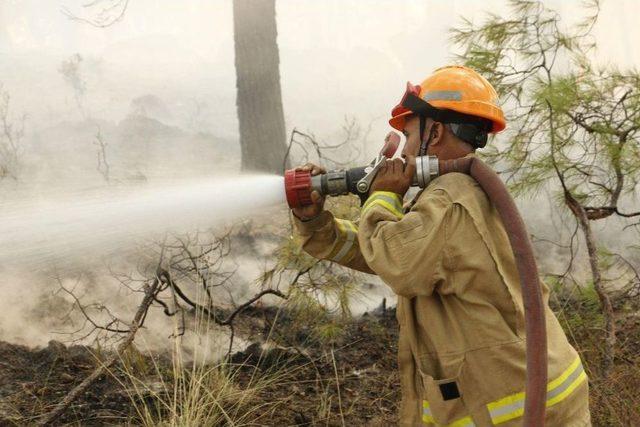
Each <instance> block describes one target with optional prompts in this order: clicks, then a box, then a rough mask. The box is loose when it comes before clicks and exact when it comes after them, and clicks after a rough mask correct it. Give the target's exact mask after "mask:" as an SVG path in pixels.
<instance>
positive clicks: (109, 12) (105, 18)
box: [62, 0, 129, 28]
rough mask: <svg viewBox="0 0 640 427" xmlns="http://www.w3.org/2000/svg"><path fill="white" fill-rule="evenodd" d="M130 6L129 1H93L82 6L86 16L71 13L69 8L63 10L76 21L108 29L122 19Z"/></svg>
mask: <svg viewBox="0 0 640 427" xmlns="http://www.w3.org/2000/svg"><path fill="white" fill-rule="evenodd" d="M128 6H129V0H91V1H88V2H86V3H84V4H83V5H82V8H83V12H84V13H83V14H82V15H84V16H79V15H77V14H75V13H73V12H71V11H70V10H69V8H67V7H63V8H62V13H63V14H64V15H66V16H67V17H68V18H69V19H72V20H74V21H78V22H82V23H85V24H89V25H92V26H94V27H98V28H106V27H109V26H111V25H113V24H115V23H116V22H118V21H120V20H121V19H122V18H123V17H124V14H125V12H126V11H127V7H128Z"/></svg>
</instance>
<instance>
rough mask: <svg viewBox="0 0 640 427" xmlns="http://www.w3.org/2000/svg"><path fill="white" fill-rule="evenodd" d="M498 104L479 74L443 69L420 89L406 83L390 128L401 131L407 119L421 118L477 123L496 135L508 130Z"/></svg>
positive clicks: (466, 68)
mask: <svg viewBox="0 0 640 427" xmlns="http://www.w3.org/2000/svg"><path fill="white" fill-rule="evenodd" d="M497 101H498V94H497V93H496V91H495V89H494V88H493V86H491V84H490V83H489V82H488V81H487V80H486V79H485V78H484V77H482V76H481V75H480V74H478V73H477V72H476V71H474V70H472V69H471V68H468V67H462V66H448V67H442V68H438V69H437V70H436V71H435V72H434V73H433V74H432V75H431V76H429V77H427V78H426V79H425V80H424V81H423V82H422V83H421V84H420V85H419V86H414V85H412V84H411V83H408V82H407V90H406V92H405V95H404V97H403V98H402V101H400V104H398V105H397V106H396V107H394V109H393V110H392V111H391V119H390V120H389V124H390V125H391V126H392V127H393V128H395V129H398V130H400V131H401V130H402V129H404V126H405V121H406V119H407V116H409V115H410V114H420V115H424V116H427V117H431V118H433V119H434V120H436V121H439V122H443V123H471V124H474V122H477V123H480V124H482V127H486V131H487V132H489V133H496V132H500V131H501V130H503V129H504V128H505V127H506V122H505V119H504V114H503V112H502V109H501V108H500V107H499V106H498V104H497ZM488 123H490V125H489V126H486V124H488Z"/></svg>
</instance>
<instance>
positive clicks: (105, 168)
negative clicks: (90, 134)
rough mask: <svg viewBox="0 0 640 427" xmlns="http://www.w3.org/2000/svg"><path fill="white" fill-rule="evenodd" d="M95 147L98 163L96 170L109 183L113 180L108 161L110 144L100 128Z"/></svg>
mask: <svg viewBox="0 0 640 427" xmlns="http://www.w3.org/2000/svg"><path fill="white" fill-rule="evenodd" d="M93 145H95V146H96V147H97V156H98V163H97V165H96V170H97V171H98V172H99V173H100V175H102V177H103V178H104V180H105V181H107V182H109V181H110V179H111V167H110V166H109V161H108V159H107V146H108V145H109V144H107V142H106V141H105V140H104V137H103V136H102V132H101V131H100V128H98V131H97V132H96V135H95V139H94V141H93Z"/></svg>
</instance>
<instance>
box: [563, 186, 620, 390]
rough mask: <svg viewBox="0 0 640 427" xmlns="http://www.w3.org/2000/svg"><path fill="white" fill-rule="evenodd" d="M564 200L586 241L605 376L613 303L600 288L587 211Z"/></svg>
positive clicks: (610, 361) (568, 197)
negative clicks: (600, 327)
mask: <svg viewBox="0 0 640 427" xmlns="http://www.w3.org/2000/svg"><path fill="white" fill-rule="evenodd" d="M565 200H566V202H567V205H568V206H569V209H571V211H572V212H573V214H574V215H575V216H576V219H577V220H578V223H579V224H580V228H581V229H582V233H583V234H584V239H585V241H586V243H587V252H588V254H589V265H590V267H591V277H592V279H593V287H594V289H595V290H596V294H598V299H599V300H600V308H601V309H602V314H603V316H604V322H605V340H604V345H605V348H604V351H603V358H602V375H603V376H604V377H605V378H606V377H608V376H609V373H610V372H611V368H612V367H613V360H614V357H615V354H614V353H615V347H616V324H615V314H614V312H613V305H612V304H611V299H610V298H609V295H607V293H606V292H605V290H604V289H603V288H602V275H601V274H600V265H599V257H598V251H597V248H596V243H595V237H594V236H593V232H592V230H591V223H590V221H589V218H588V217H587V213H586V211H585V210H584V208H583V207H582V206H581V205H580V204H579V203H578V201H577V200H575V199H574V198H573V197H572V196H571V195H568V194H565Z"/></svg>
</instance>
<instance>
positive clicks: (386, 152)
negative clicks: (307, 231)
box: [285, 132, 547, 427]
mask: <svg viewBox="0 0 640 427" xmlns="http://www.w3.org/2000/svg"><path fill="white" fill-rule="evenodd" d="M399 142H400V138H399V136H398V135H397V134H395V133H393V132H392V133H390V134H389V135H388V136H387V139H386V143H385V146H384V147H383V149H382V151H381V152H380V154H379V155H378V156H377V157H376V159H374V161H373V162H371V164H369V165H367V166H364V167H356V168H352V169H348V170H335V171H329V172H327V173H326V174H322V175H316V176H311V174H310V172H308V171H301V170H288V171H286V172H285V191H286V195H287V202H288V204H289V207H291V208H295V207H301V206H306V205H310V204H311V203H312V202H311V192H312V191H314V190H316V191H318V192H319V193H320V194H321V195H323V196H337V195H343V194H347V193H352V194H356V195H358V196H359V197H360V198H361V200H362V201H363V202H364V201H365V200H366V198H367V197H368V195H369V188H370V185H371V183H372V182H373V179H374V178H375V175H376V173H377V171H378V170H379V168H380V167H381V165H382V164H383V162H386V160H387V159H388V158H391V157H392V156H393V155H394V154H395V152H396V150H397V148H398V145H399ZM451 172H458V173H464V174H467V175H470V176H471V177H472V178H474V179H475V180H476V181H477V182H478V184H479V185H480V187H481V188H482V190H483V191H484V192H485V193H486V195H487V197H488V198H489V200H490V202H491V203H492V204H493V205H494V206H495V208H496V209H497V211H498V213H499V215H500V218H501V220H502V223H503V225H504V228H505V231H506V233H507V236H509V242H510V243H511V250H512V251H513V255H514V258H515V261H516V266H517V269H518V274H519V277H520V284H521V287H522V300H523V305H524V319H525V333H526V362H527V374H526V385H525V406H524V425H525V426H535V427H538V426H543V425H544V417H545V404H546V394H547V333H546V323H545V316H544V305H543V303H542V290H541V287H540V279H539V276H538V268H537V265H536V261H535V258H534V255H533V247H532V246H531V241H530V240H529V235H528V234H527V230H526V226H525V224H524V221H523V220H522V217H521V216H520V213H519V211H518V208H517V207H516V204H515V202H514V201H513V198H512V197H511V195H510V194H509V191H508V190H507V188H506V187H505V185H504V183H503V182H502V180H501V179H500V177H499V176H498V175H497V174H496V173H495V171H493V169H491V168H490V167H489V166H488V165H487V164H486V163H484V162H483V161H482V160H480V159H478V158H477V157H464V158H459V159H454V160H438V159H437V158H436V157H435V156H420V157H417V158H416V175H415V176H414V179H413V186H417V187H420V188H425V187H426V186H427V185H428V184H429V182H431V181H432V180H433V179H434V178H436V177H438V176H440V175H444V174H447V173H451Z"/></svg>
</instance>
